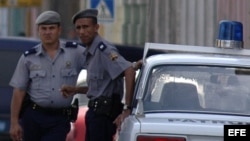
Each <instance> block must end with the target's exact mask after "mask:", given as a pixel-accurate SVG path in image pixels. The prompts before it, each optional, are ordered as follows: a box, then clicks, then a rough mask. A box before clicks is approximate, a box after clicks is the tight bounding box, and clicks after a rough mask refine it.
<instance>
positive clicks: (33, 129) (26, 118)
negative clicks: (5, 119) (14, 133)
mask: <svg viewBox="0 0 250 141" xmlns="http://www.w3.org/2000/svg"><path fill="white" fill-rule="evenodd" d="M20 121H21V125H22V128H23V133H24V140H23V141H65V140H66V136H67V133H68V132H69V130H70V122H69V120H68V119H67V117H66V116H63V115H60V114H53V113H51V114H48V113H43V112H40V111H36V110H33V109H32V107H31V106H29V107H27V109H26V110H25V111H24V113H23V115H22V117H21V120H20Z"/></svg>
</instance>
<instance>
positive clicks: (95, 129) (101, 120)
mask: <svg viewBox="0 0 250 141" xmlns="http://www.w3.org/2000/svg"><path fill="white" fill-rule="evenodd" d="M97 15H98V11H97V10H96V9H86V10H83V11H79V12H77V13H76V14H75V15H74V16H73V17H72V21H73V24H74V26H75V29H76V33H77V34H78V36H79V38H80V40H81V42H82V43H83V44H84V45H85V46H86V50H85V52H84V55H85V57H86V68H87V84H88V88H85V87H72V86H64V87H63V88H62V92H63V95H64V96H66V97H67V96H70V95H72V94H75V93H87V97H88V98H89V99H90V100H89V103H88V107H89V109H88V111H87V113H86V117H85V118H86V119H85V121H86V138H85V139H86V141H100V140H103V141H112V140H113V136H114V135H115V133H116V129H117V128H118V129H119V127H120V125H121V122H122V121H123V119H124V118H125V117H127V116H128V115H129V114H130V112H131V101H132V97H133V91H134V85H135V70H134V68H133V67H132V66H133V65H132V63H131V62H129V61H127V60H125V59H124V57H123V56H121V55H120V54H119V53H118V50H117V49H116V47H115V46H114V45H112V44H111V43H109V42H108V41H106V40H104V39H103V38H102V37H101V36H100V35H99V34H98V29H99V24H98V22H97ZM124 77H125V84H126V85H125V86H126V96H125V102H124V107H122V106H121V105H122V104H121V101H122V98H123V93H124V92H123V90H124V88H123V86H124V84H123V82H124ZM123 108H124V109H123Z"/></svg>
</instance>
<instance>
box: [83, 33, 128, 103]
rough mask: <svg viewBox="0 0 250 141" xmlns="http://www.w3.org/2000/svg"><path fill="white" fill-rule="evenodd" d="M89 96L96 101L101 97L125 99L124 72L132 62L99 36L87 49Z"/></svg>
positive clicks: (85, 53)
mask: <svg viewBox="0 0 250 141" xmlns="http://www.w3.org/2000/svg"><path fill="white" fill-rule="evenodd" d="M84 55H85V56H86V68H87V84H88V88H89V90H88V93H87V96H88V97H89V98H90V99H95V98H97V97H99V96H108V97H111V95H112V94H118V95H120V96H121V98H122V97H123V93H124V79H123V73H124V71H125V70H126V69H127V68H128V67H130V66H131V62H129V61H127V60H125V59H124V57H122V56H121V55H120V54H119V52H118V50H117V48H116V47H115V46H113V45H111V44H110V43H109V42H107V41H105V40H104V39H102V38H101V37H100V36H99V35H97V36H96V37H95V39H94V41H93V43H92V45H91V46H90V47H89V48H86V50H85V52H84Z"/></svg>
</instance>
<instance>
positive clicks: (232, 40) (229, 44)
mask: <svg viewBox="0 0 250 141" xmlns="http://www.w3.org/2000/svg"><path fill="white" fill-rule="evenodd" d="M215 46H216V47H221V48H243V25H242V23H241V22H238V21H229V20H222V21H220V23H219V32H218V38H217V39H216V45H215Z"/></svg>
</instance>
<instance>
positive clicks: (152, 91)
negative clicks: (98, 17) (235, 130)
mask: <svg viewBox="0 0 250 141" xmlns="http://www.w3.org/2000/svg"><path fill="white" fill-rule="evenodd" d="M152 49H156V50H161V51H162V53H160V54H157V55H152V56H148V57H146V54H147V52H148V51H149V50H152ZM249 82H250V50H248V49H240V48H239V49H230V48H227V49H226V48H218V47H204V46H187V45H173V44H158V43H146V44H145V48H144V58H143V66H142V68H141V70H140V74H139V75H138V78H137V83H136V88H135V96H134V98H133V110H132V114H131V115H130V116H129V117H127V118H126V119H125V120H124V122H123V124H122V127H121V131H120V133H119V138H118V140H119V141H223V140H224V125H246V124H249V123H250V118H249V116H250V84H249Z"/></svg>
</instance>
